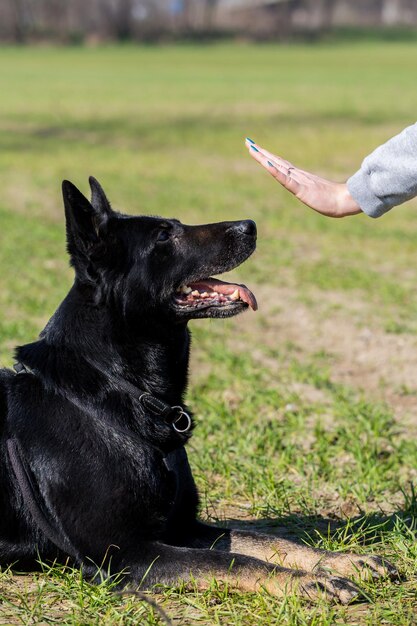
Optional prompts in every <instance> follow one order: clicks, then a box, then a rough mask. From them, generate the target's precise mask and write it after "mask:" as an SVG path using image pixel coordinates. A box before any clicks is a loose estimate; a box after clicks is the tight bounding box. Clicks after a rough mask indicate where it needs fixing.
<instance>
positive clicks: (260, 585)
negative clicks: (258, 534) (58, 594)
mask: <svg viewBox="0 0 417 626" xmlns="http://www.w3.org/2000/svg"><path fill="white" fill-rule="evenodd" d="M129 560H130V559H129ZM145 560H146V565H143V563H144V556H143V555H142V557H141V560H140V562H141V565H140V566H138V565H135V566H132V564H131V563H129V564H127V563H126V564H125V565H126V566H127V567H126V569H128V570H129V578H130V579H131V580H132V581H133V582H135V583H136V584H137V583H140V584H141V587H142V588H150V587H153V586H154V585H156V584H167V585H172V584H177V583H178V582H179V581H184V582H191V583H193V584H195V585H196V586H197V587H198V588H199V589H205V588H207V587H208V586H209V584H210V579H212V578H215V579H216V580H219V581H222V582H225V583H227V584H229V585H230V586H231V587H233V588H234V589H239V590H241V591H253V592H254V591H259V590H261V589H266V590H267V591H268V592H269V593H271V594H273V595H275V596H279V597H282V596H284V595H285V594H288V593H299V594H300V595H302V596H303V597H306V598H309V599H315V598H319V597H323V598H326V599H327V600H330V601H334V602H341V603H342V604H347V603H348V602H350V601H351V600H353V599H354V598H355V597H356V596H357V595H358V593H359V591H358V589H357V587H356V586H355V585H354V584H353V583H351V582H350V581H349V580H347V579H345V578H340V577H338V576H332V577H329V576H327V575H322V574H317V575H316V574H311V573H307V572H302V571H294V570H291V569H287V568H283V567H280V566H278V565H273V564H272V563H266V562H263V561H261V560H259V559H256V558H253V557H251V556H245V555H242V554H236V553H234V552H230V553H226V552H222V551H219V550H207V549H198V548H197V549H196V548H183V547H182V548H181V547H175V546H167V545H165V544H159V543H152V544H148V545H147V547H146V557H145ZM148 561H149V562H148Z"/></svg>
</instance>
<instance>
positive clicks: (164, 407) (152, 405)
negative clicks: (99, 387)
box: [13, 360, 193, 434]
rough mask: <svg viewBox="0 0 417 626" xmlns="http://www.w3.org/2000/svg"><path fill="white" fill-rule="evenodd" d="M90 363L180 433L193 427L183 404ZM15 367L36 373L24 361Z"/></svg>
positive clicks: (19, 371) (20, 370)
mask: <svg viewBox="0 0 417 626" xmlns="http://www.w3.org/2000/svg"><path fill="white" fill-rule="evenodd" d="M87 362H88V363H89V365H91V366H92V367H94V368H95V369H97V370H98V371H99V372H100V373H101V374H103V376H105V377H106V378H108V379H109V380H111V381H112V382H113V383H114V384H115V385H117V386H118V387H119V388H121V389H123V391H125V392H126V393H128V394H129V395H131V396H133V397H134V398H136V399H137V400H139V402H140V403H141V404H142V406H143V407H144V408H145V409H148V411H150V412H151V413H153V415H157V416H158V417H162V418H163V420H164V421H165V422H166V423H167V424H169V425H170V426H172V428H173V429H174V430H175V431H176V432H177V433H179V434H184V433H187V432H188V431H189V430H190V428H191V427H192V425H193V423H192V420H191V417H190V415H189V414H188V413H187V411H185V410H184V409H183V407H182V406H180V405H179V404H178V405H174V406H171V405H170V404H167V403H166V402H164V401H163V400H160V399H159V398H155V396H153V395H152V394H150V393H148V392H147V391H141V390H140V389H138V388H137V387H135V385H132V383H129V382H128V381H127V380H124V379H123V378H116V377H115V376H113V375H112V374H109V373H108V372H103V370H102V369H101V368H100V367H99V366H98V365H97V363H92V362H90V361H89V360H87ZM13 368H14V370H15V372H16V374H34V372H33V370H32V369H31V368H30V367H28V366H27V365H25V364H24V363H21V362H18V363H15V364H14V365H13Z"/></svg>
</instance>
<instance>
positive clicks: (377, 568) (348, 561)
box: [190, 524, 398, 580]
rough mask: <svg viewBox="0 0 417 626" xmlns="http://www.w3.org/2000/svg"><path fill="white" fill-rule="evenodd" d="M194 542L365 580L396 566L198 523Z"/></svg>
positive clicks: (391, 572)
mask: <svg viewBox="0 0 417 626" xmlns="http://www.w3.org/2000/svg"><path fill="white" fill-rule="evenodd" d="M190 545H192V546H196V547H205V548H211V549H214V550H224V551H230V552H237V553H239V554H245V555H247V556H251V557H254V558H257V559H260V560H262V561H267V562H268V563H276V564H278V565H281V566H283V567H289V568H295V569H301V570H304V571H308V572H313V571H321V572H326V571H332V572H336V573H337V574H339V575H340V576H357V577H358V578H361V579H362V580H366V579H369V578H379V577H382V576H390V577H395V576H397V575H398V573H397V570H396V568H395V567H394V566H393V565H392V564H391V563H389V562H388V561H387V560H385V559H382V558H380V557H378V556H373V555H363V554H353V553H342V552H329V551H328V550H318V549H316V548H311V547H310V546H306V545H304V544H302V543H297V542H296V541H289V540H288V539H282V538H280V537H273V536H271V535H264V534H258V533H255V532H246V531H241V530H228V529H221V528H215V527H213V526H208V525H205V524H198V526H197V532H196V535H195V537H194V539H193V540H192V542H191V544H190Z"/></svg>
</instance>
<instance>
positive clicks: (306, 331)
mask: <svg viewBox="0 0 417 626" xmlns="http://www.w3.org/2000/svg"><path fill="white" fill-rule="evenodd" d="M256 294H257V298H258V302H259V312H258V313H257V314H256V316H253V315H251V314H250V313H247V314H246V315H244V316H242V317H241V318H240V319H239V320H238V324H239V330H240V334H241V333H242V331H243V333H244V336H245V346H246V349H247V347H248V344H251V345H252V346H253V347H254V349H253V352H252V354H253V357H254V358H255V359H258V360H261V361H262V362H263V364H264V365H265V364H266V365H267V366H269V367H272V368H275V369H277V364H276V363H274V359H273V358H271V357H270V356H268V355H265V354H264V353H263V349H262V348H263V346H267V347H269V348H274V349H276V350H277V351H278V352H279V350H280V347H281V346H282V350H283V352H286V351H287V352H288V346H291V350H292V352H293V354H294V356H296V358H297V360H298V361H302V360H303V357H305V358H306V360H307V359H308V358H309V357H312V356H313V355H317V354H320V353H321V354H325V355H326V356H327V358H326V367H328V368H329V369H330V376H331V379H332V380H334V381H335V382H340V383H343V384H346V385H348V386H350V387H352V388H356V389H358V390H360V391H363V392H364V393H365V394H366V395H367V396H368V397H370V398H374V399H376V400H378V401H385V402H387V403H388V404H389V405H390V406H391V407H392V409H393V412H394V414H395V415H396V417H397V418H398V420H399V421H401V423H402V424H403V425H404V426H406V427H407V429H408V428H411V429H412V430H414V431H415V432H416V431H417V375H416V372H417V336H416V335H414V334H411V333H402V334H392V333H387V332H386V331H385V330H384V328H383V326H382V324H381V320H380V319H378V315H377V314H376V313H375V310H374V307H373V306H372V305H371V304H369V303H367V302H366V301H364V300H363V298H362V299H361V297H360V296H359V295H358V296H355V294H352V293H351V292H349V293H343V294H335V293H332V294H323V293H321V292H320V293H316V294H309V300H308V302H301V301H300V299H299V293H297V292H296V291H292V290H291V289H289V288H284V289H279V288H275V287H274V288H273V289H271V288H268V287H265V286H258V287H257V288H256ZM295 390H296V391H297V393H300V395H301V396H304V397H305V399H306V400H307V401H322V399H323V397H320V395H323V393H324V392H322V391H319V390H317V389H315V388H314V387H313V386H310V385H306V386H303V385H299V386H298V388H297V386H296V388H295Z"/></svg>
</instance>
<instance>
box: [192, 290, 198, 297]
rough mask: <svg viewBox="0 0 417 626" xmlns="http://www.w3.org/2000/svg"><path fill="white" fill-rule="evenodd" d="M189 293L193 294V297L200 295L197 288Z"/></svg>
mask: <svg viewBox="0 0 417 626" xmlns="http://www.w3.org/2000/svg"><path fill="white" fill-rule="evenodd" d="M191 295H192V296H194V297H197V296H199V295H200V292H199V291H197V289H194V291H192V292H191Z"/></svg>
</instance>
